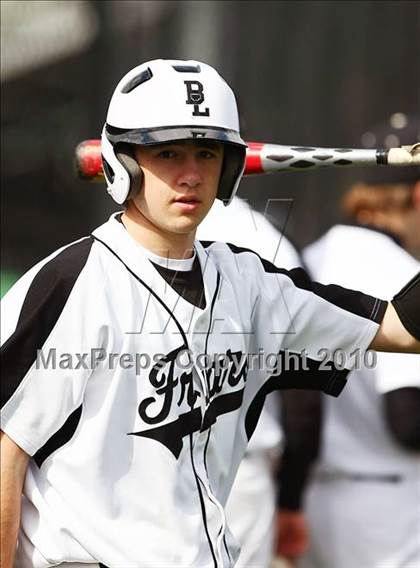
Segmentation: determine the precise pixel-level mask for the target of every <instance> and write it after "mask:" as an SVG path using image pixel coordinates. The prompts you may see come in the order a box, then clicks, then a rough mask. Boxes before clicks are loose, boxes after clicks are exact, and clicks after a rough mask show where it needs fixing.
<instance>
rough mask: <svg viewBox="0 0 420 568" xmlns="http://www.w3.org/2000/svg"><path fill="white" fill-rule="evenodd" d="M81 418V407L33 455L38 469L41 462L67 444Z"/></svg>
mask: <svg viewBox="0 0 420 568" xmlns="http://www.w3.org/2000/svg"><path fill="white" fill-rule="evenodd" d="M81 416H82V405H80V406H79V408H76V410H74V411H73V412H72V413H71V414H70V416H69V417H68V418H67V420H66V421H65V423H64V424H63V426H61V428H60V429H59V430H57V432H56V433H55V434H53V436H51V438H50V439H49V440H48V442H46V444H44V445H43V446H42V448H40V449H39V450H38V451H37V452H36V454H35V455H34V460H35V463H36V465H37V466H38V467H41V465H42V464H43V462H44V461H45V460H46V459H47V458H48V457H49V456H50V455H51V454H53V453H54V452H55V451H56V450H58V449H59V448H61V447H63V446H64V445H65V444H67V442H69V441H70V440H71V439H72V437H73V434H74V433H75V432H76V430H77V426H78V425H79V422H80V417H81Z"/></svg>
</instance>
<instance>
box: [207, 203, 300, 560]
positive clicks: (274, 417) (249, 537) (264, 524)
mask: <svg viewBox="0 0 420 568" xmlns="http://www.w3.org/2000/svg"><path fill="white" fill-rule="evenodd" d="M197 238H199V239H204V240H218V241H223V242H230V243H234V244H236V245H238V246H241V247H246V248H251V249H252V250H255V252H257V253H258V254H259V255H260V256H261V257H263V258H265V259H267V260H269V261H270V262H272V263H273V264H275V265H276V266H279V267H282V268H287V269H290V268H293V267H295V266H300V260H299V255H298V253H297V252H296V250H295V248H294V247H293V246H292V245H291V243H290V242H289V241H288V240H287V239H286V237H284V236H283V235H282V234H281V233H280V232H279V231H278V230H277V229H276V228H275V227H274V226H273V225H272V224H271V223H270V222H269V221H268V220H267V219H266V218H265V217H264V215H262V214H261V213H259V212H258V211H255V210H253V209H252V208H251V207H250V206H249V205H248V203H247V202H245V201H244V200H242V199H240V198H239V197H235V198H234V199H233V201H232V203H231V204H230V205H229V207H225V206H224V205H223V203H222V202H221V201H219V200H216V201H215V203H214V205H213V207H212V209H211V210H210V212H209V214H208V215H207V217H206V218H205V219H204V221H203V222H202V223H201V225H200V226H199V228H198V232H197ZM279 420H280V399H279V394H278V393H277V392H274V393H272V394H270V395H268V397H267V400H266V402H265V404H264V408H263V411H262V413H261V416H260V419H259V421H258V425H257V427H256V429H255V432H254V434H253V435H252V438H251V440H250V443H249V444H248V447H247V451H246V454H245V457H244V459H243V461H242V462H241V465H240V467H239V470H238V473H237V476H236V479H235V482H234V484H233V487H232V492H231V494H230V497H229V501H228V503H227V507H226V515H227V518H228V521H229V524H230V527H231V529H232V532H233V534H234V535H235V536H236V537H237V539H238V540H239V543H240V545H241V554H240V556H239V559H238V563H237V564H236V566H238V567H243V568H246V567H250V566H254V567H264V568H266V567H267V566H268V565H269V563H270V560H271V558H272V555H273V538H274V528H275V524H274V522H273V521H274V515H275V509H276V492H277V484H276V480H275V477H274V475H273V474H274V470H275V468H276V467H278V459H279V456H280V450H281V440H282V431H281V427H280V422H279Z"/></svg>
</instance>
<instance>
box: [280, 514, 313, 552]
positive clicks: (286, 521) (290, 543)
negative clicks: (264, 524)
mask: <svg viewBox="0 0 420 568" xmlns="http://www.w3.org/2000/svg"><path fill="white" fill-rule="evenodd" d="M276 531H277V534H276V537H277V544H276V554H277V555H278V556H284V557H285V558H287V559H288V560H290V561H294V560H296V559H297V558H299V556H301V555H302V554H303V553H304V552H305V551H306V549H307V548H308V544H309V536H308V527H307V524H306V519H305V516H304V514H303V513H302V512H300V511H290V510H288V509H279V510H278V511H277V519H276Z"/></svg>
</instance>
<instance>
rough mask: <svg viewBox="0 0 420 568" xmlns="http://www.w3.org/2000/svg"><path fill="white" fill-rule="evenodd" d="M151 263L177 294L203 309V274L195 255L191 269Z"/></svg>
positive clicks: (204, 300)
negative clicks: (178, 268)
mask: <svg viewBox="0 0 420 568" xmlns="http://www.w3.org/2000/svg"><path fill="white" fill-rule="evenodd" d="M151 262H152V261H151ZM152 264H153V266H154V267H155V268H156V270H157V271H158V272H159V274H160V275H161V276H162V278H164V279H165V280H166V282H167V283H168V284H169V285H170V286H172V288H173V289H174V290H175V292H177V294H179V295H180V296H182V298H184V300H187V302H189V303H190V304H193V306H196V307H197V308H200V309H201V310H204V308H205V307H206V298H205V295H204V284H203V275H202V273H201V266H200V262H199V260H198V257H197V256H196V257H195V259H194V262H193V267H192V270H171V269H170V268H167V267H166V266H161V265H160V264H156V263H154V262H152Z"/></svg>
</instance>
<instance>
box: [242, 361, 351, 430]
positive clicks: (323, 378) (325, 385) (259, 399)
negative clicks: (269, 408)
mask: <svg viewBox="0 0 420 568" xmlns="http://www.w3.org/2000/svg"><path fill="white" fill-rule="evenodd" d="M279 355H280V356H282V355H283V352H280V353H279ZM296 355H297V357H299V359H301V358H302V357H301V355H299V354H296ZM303 363H305V367H306V368H304V367H303ZM321 365H322V362H321V361H315V360H314V359H310V358H308V357H306V358H305V361H302V362H298V361H297V362H296V365H294V368H293V369H285V370H282V371H281V372H279V373H277V374H274V375H272V376H271V377H270V378H269V379H268V380H267V381H266V382H265V383H264V385H263V386H262V388H261V389H260V390H259V391H258V393H257V395H256V396H255V398H254V399H253V401H252V402H251V404H250V406H249V409H248V412H247V414H246V416H245V431H246V435H247V438H248V440H250V439H251V436H252V434H253V433H254V431H255V428H256V427H257V423H258V420H259V417H260V415H261V412H262V409H263V405H264V401H265V398H266V396H267V395H268V394H270V393H271V392H273V391H275V390H286V389H305V390H317V391H322V392H324V393H326V394H329V395H332V396H335V397H337V396H338V395H339V394H340V393H341V391H342V390H343V388H344V387H345V385H346V383H347V375H348V374H349V372H350V371H349V370H348V369H336V368H334V367H333V368H332V369H331V370H328V369H325V368H321ZM331 365H332V362H331ZM279 366H280V368H281V367H284V364H283V362H282V364H281V365H279Z"/></svg>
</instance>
